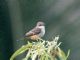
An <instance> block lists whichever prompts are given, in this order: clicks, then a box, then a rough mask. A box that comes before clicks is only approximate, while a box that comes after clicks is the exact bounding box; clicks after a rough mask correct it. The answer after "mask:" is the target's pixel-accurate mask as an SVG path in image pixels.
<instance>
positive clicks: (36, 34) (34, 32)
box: [25, 21, 45, 40]
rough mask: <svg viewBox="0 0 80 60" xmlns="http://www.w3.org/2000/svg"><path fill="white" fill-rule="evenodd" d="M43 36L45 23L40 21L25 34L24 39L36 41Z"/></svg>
mask: <svg viewBox="0 0 80 60" xmlns="http://www.w3.org/2000/svg"><path fill="white" fill-rule="evenodd" d="M44 35H45V23H44V22H42V21H39V22H37V24H36V26H35V27H34V28H33V29H31V30H30V31H28V32H27V33H26V34H25V37H28V38H30V39H31V40H38V39H39V38H41V37H43V36H44Z"/></svg>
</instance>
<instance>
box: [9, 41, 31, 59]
mask: <svg viewBox="0 0 80 60" xmlns="http://www.w3.org/2000/svg"><path fill="white" fill-rule="evenodd" d="M31 46H32V44H31V43H29V42H28V44H27V45H24V46H22V47H21V48H20V49H18V50H17V51H16V52H15V53H14V54H13V55H12V56H11V58H10V60H13V59H14V58H15V57H16V56H18V55H20V54H22V53H24V52H25V51H26V50H28V49H29V48H30V47H31Z"/></svg>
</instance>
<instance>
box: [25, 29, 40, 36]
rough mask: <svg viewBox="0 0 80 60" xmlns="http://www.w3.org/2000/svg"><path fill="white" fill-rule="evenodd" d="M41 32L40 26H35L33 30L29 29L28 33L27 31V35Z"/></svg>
mask: <svg viewBox="0 0 80 60" xmlns="http://www.w3.org/2000/svg"><path fill="white" fill-rule="evenodd" d="M40 32H41V29H40V28H34V29H32V30H31V31H29V32H28V33H26V36H32V35H37V34H39V33H40Z"/></svg>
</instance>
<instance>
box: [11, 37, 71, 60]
mask: <svg viewBox="0 0 80 60" xmlns="http://www.w3.org/2000/svg"><path fill="white" fill-rule="evenodd" d="M58 40H59V36H57V37H55V38H54V39H53V40H52V41H45V40H43V39H41V38H39V39H38V41H37V42H32V43H30V42H28V44H26V45H23V46H22V47H21V48H20V49H18V50H17V51H16V52H15V53H14V54H13V55H12V56H11V58H10V60H14V58H15V57H17V56H18V55H20V54H22V53H24V52H25V51H27V54H26V57H25V58H23V59H22V60H29V58H30V59H31V60H67V58H68V56H69V54H70V50H68V53H67V55H66V54H65V53H64V51H63V50H62V49H61V48H60V45H61V42H59V43H58Z"/></svg>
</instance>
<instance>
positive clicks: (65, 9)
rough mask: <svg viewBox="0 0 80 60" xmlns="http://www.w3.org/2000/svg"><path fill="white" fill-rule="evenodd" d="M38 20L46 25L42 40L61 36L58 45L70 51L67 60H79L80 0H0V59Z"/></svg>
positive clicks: (10, 52)
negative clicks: (60, 43)
mask: <svg viewBox="0 0 80 60" xmlns="http://www.w3.org/2000/svg"><path fill="white" fill-rule="evenodd" d="M38 21H43V22H45V24H46V34H45V36H44V37H43V38H44V39H47V40H48V39H51V38H52V37H55V36H57V35H60V40H59V41H61V42H62V45H61V48H62V49H63V50H64V51H65V52H66V53H67V50H68V49H70V50H71V53H70V56H69V59H68V60H80V0H0V60H9V58H10V56H11V55H12V54H13V52H15V51H16V50H17V49H18V48H20V47H21V46H22V45H23V44H25V42H24V41H18V42H17V41H16V40H17V39H20V38H21V37H23V36H24V34H25V33H26V32H28V31H29V30H30V29H32V28H33V27H34V26H35V25H36V23H37V22H38ZM23 56H25V55H21V56H20V57H18V58H17V59H16V60H21V58H22V57H23Z"/></svg>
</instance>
